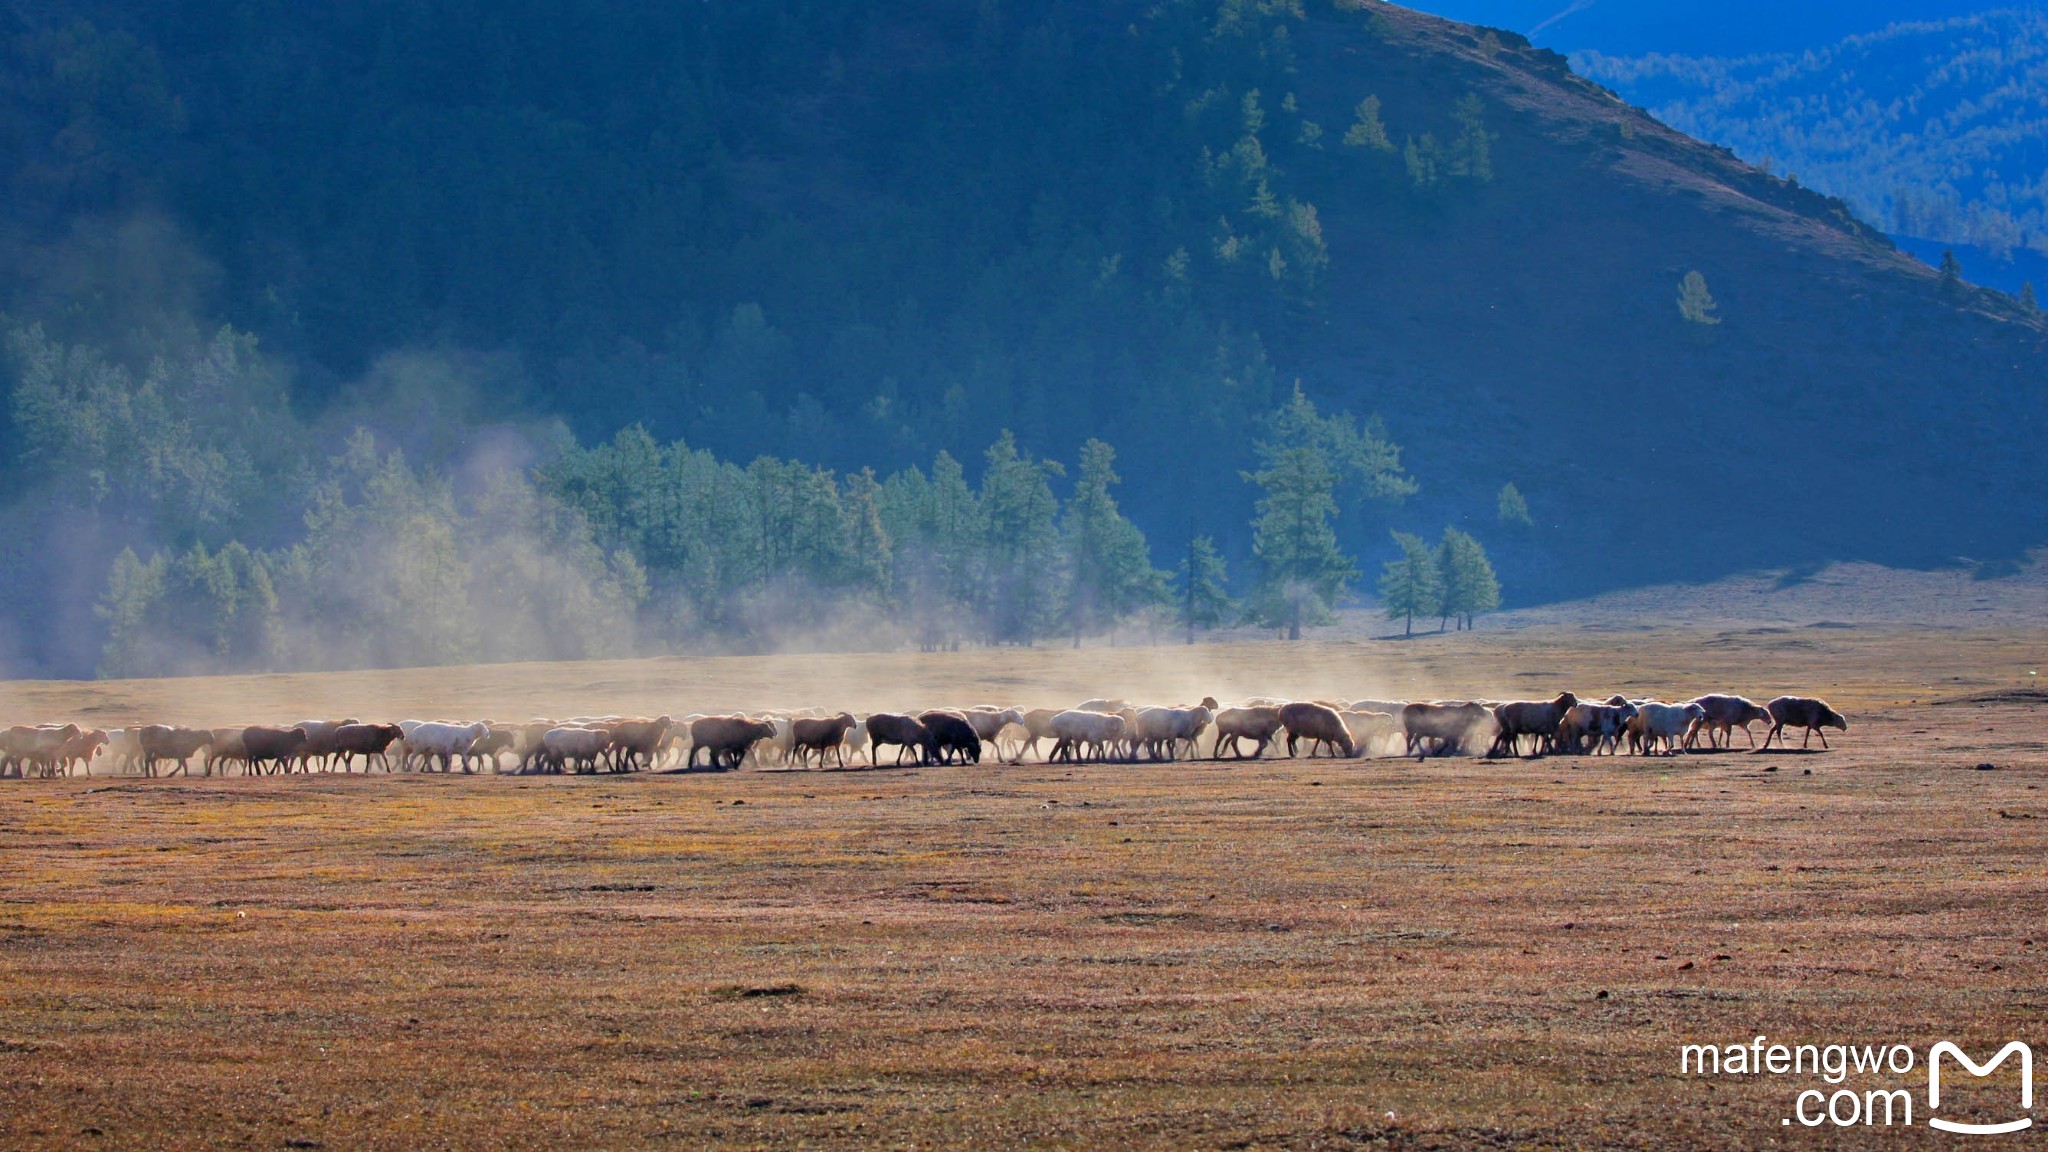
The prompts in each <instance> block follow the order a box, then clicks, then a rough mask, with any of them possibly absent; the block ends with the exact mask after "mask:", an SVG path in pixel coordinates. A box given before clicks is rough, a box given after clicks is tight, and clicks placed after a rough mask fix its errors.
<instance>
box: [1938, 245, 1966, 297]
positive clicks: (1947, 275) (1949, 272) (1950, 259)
mask: <svg viewBox="0 0 2048 1152" xmlns="http://www.w3.org/2000/svg"><path fill="white" fill-rule="evenodd" d="M1962 287H1963V262H1962V261H1961V260H1958V259H1956V253H1955V249H1953V248H1944V249H1942V250H1941V290H1942V292H1943V293H1945V294H1947V295H1951V296H1953V295H1955V294H1956V293H1957V292H1958V291H1960V290H1961V289H1962Z"/></svg>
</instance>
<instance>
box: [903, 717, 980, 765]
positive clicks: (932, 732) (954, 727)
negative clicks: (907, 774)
mask: <svg viewBox="0 0 2048 1152" xmlns="http://www.w3.org/2000/svg"><path fill="white" fill-rule="evenodd" d="M917 722H918V723H920V724H922V725H924V731H925V754H926V755H927V756H928V757H930V758H931V759H933V760H937V761H938V762H940V763H942V764H951V763H952V762H953V753H955V752H958V753H960V761H961V763H963V764H979V763H981V733H979V732H976V731H975V730H974V725H972V724H969V723H968V722H967V718H966V717H965V716H963V715H961V714H960V713H958V712H944V711H934V712H926V713H924V714H922V715H920V716H919V717H918V718H917Z"/></svg>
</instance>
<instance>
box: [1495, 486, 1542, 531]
mask: <svg viewBox="0 0 2048 1152" xmlns="http://www.w3.org/2000/svg"><path fill="white" fill-rule="evenodd" d="M1500 522H1501V523H1502V524H1504V525H1506V526H1508V527H1510V528H1534V527H1535V526H1536V522H1535V521H1534V520H1531V519H1529V502H1528V501H1527V500H1524V499H1522V490H1521V489H1520V488H1517V487H1515V482H1514V481H1512V480H1510V481H1508V482H1507V483H1505V484H1503V485H1501V486H1500Z"/></svg>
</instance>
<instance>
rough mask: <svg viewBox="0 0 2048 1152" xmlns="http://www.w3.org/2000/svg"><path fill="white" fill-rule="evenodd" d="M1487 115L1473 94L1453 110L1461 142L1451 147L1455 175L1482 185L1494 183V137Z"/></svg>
mask: <svg viewBox="0 0 2048 1152" xmlns="http://www.w3.org/2000/svg"><path fill="white" fill-rule="evenodd" d="M1485 111H1486V105H1485V104H1484V103H1482V102H1481V101H1480V99H1479V96H1478V94H1477V93H1472V92H1467V93H1466V94H1465V95H1464V96H1462V97H1460V98H1459V99H1458V103H1457V104H1456V105H1455V106H1453V107H1452V109H1451V115H1452V117H1453V118H1454V119H1456V120H1457V122H1458V138H1457V139H1456V140H1455V141H1453V142H1452V143H1451V173H1452V174H1453V175H1456V176H1463V177H1465V178H1467V179H1470V180H1477V181H1479V182H1480V183H1482V184H1484V183H1487V182H1489V181H1491V180H1492V179H1493V141H1494V136H1493V134H1492V133H1489V132H1488V131H1487V130H1486V121H1485V119H1484V114H1485Z"/></svg>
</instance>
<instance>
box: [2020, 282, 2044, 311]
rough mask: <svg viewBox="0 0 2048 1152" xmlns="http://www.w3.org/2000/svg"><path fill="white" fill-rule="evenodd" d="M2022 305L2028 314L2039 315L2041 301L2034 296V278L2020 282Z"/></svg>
mask: <svg viewBox="0 0 2048 1152" xmlns="http://www.w3.org/2000/svg"><path fill="white" fill-rule="evenodd" d="M2020 307H2021V308H2024V309H2026V310H2027V314H2028V315H2030V316H2031V315H2037V314H2039V313H2040V311H2041V304H2040V302H2039V301H2038V300H2036V299H2035V298H2034V282H2033V281H2032V280H2025V281H2022V282H2021V283H2020Z"/></svg>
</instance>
